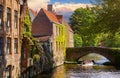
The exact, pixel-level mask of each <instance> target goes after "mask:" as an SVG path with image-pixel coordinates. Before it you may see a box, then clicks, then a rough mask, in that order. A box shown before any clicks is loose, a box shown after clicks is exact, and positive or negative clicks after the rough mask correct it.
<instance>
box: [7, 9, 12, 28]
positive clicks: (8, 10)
mask: <svg viewBox="0 0 120 78" xmlns="http://www.w3.org/2000/svg"><path fill="white" fill-rule="evenodd" d="M10 26H11V9H10V8H7V27H10Z"/></svg>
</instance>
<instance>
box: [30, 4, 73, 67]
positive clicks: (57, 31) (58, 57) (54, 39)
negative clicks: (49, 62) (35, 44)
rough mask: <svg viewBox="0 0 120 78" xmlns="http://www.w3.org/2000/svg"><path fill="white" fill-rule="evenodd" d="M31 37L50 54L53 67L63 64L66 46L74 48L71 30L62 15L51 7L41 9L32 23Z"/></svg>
mask: <svg viewBox="0 0 120 78" xmlns="http://www.w3.org/2000/svg"><path fill="white" fill-rule="evenodd" d="M66 25H67V26H66ZM69 32H70V33H69ZM67 34H69V35H71V36H68V35H67ZM32 35H33V37H35V38H36V39H37V40H38V41H39V42H40V43H41V45H42V46H43V47H44V48H45V51H46V52H50V53H51V54H52V58H51V59H53V67H55V66H58V65H61V64H63V63H64V53H65V49H66V46H68V47H73V46H74V45H73V31H72V29H71V28H70V26H69V25H68V23H67V22H65V21H64V19H63V15H57V14H56V13H55V12H54V11H53V8H52V5H48V9H47V10H45V9H43V8H42V9H41V10H40V11H39V13H38V14H37V16H36V17H35V19H34V20H33V23H32ZM70 37H71V41H70V40H69V38H70ZM66 40H68V41H66ZM68 43H69V44H68Z"/></svg>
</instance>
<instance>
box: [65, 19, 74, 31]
mask: <svg viewBox="0 0 120 78" xmlns="http://www.w3.org/2000/svg"><path fill="white" fill-rule="evenodd" d="M63 22H64V25H65V26H66V28H67V30H69V31H71V32H73V30H72V28H71V27H70V25H69V24H68V23H67V22H66V21H65V20H63Z"/></svg>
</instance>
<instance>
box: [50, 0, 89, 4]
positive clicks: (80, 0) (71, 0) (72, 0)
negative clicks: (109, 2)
mask: <svg viewBox="0 0 120 78" xmlns="http://www.w3.org/2000/svg"><path fill="white" fill-rule="evenodd" d="M55 2H60V3H90V0H51V1H50V3H52V4H54V3H55Z"/></svg>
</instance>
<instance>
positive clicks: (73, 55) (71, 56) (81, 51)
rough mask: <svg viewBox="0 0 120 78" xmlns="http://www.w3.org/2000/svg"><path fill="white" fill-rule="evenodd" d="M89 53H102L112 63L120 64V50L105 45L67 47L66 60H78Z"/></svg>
mask: <svg viewBox="0 0 120 78" xmlns="http://www.w3.org/2000/svg"><path fill="white" fill-rule="evenodd" d="M89 53H97V54H100V55H102V56H104V57H106V58H107V59H108V60H109V61H110V62H111V63H112V64H115V65H120V50H118V49H110V48H105V47H80V48H67V49H66V61H78V59H79V58H81V57H83V56H85V55H87V54H89Z"/></svg>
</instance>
